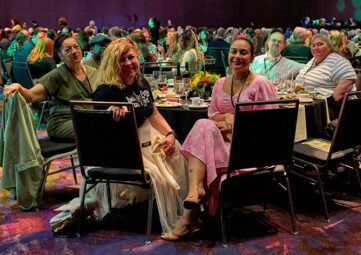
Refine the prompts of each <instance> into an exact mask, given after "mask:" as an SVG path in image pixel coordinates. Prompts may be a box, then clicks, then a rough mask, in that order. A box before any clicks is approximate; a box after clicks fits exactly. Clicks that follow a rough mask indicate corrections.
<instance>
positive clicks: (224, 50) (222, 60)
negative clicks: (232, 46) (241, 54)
mask: <svg viewBox="0 0 361 255" xmlns="http://www.w3.org/2000/svg"><path fill="white" fill-rule="evenodd" d="M228 52H229V47H209V48H208V53H207V55H209V56H212V58H215V59H216V63H215V64H214V66H213V72H215V73H219V74H222V75H225V74H226V67H227V66H228V61H227V59H228Z"/></svg>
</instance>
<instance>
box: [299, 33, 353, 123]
mask: <svg viewBox="0 0 361 255" xmlns="http://www.w3.org/2000/svg"><path fill="white" fill-rule="evenodd" d="M311 52H312V55H313V58H312V59H311V60H310V61H309V62H308V63H307V64H306V65H305V67H304V68H303V69H302V70H301V71H300V73H299V74H298V76H297V77H296V83H300V84H303V85H306V86H312V87H315V88H316V91H317V89H322V93H323V94H325V95H326V97H327V102H328V108H329V114H330V119H331V120H333V119H336V118H337V117H338V113H339V111H340V106H341V102H342V99H343V97H344V95H345V94H346V93H347V92H350V91H351V90H352V89H353V88H355V86H354V84H355V81H356V79H357V77H356V73H355V70H354V69H353V68H352V66H351V63H350V61H348V60H347V59H346V58H344V57H343V56H342V55H341V54H340V53H338V52H339V51H338V50H337V49H335V48H334V47H333V46H332V43H331V41H330V39H329V38H328V37H327V35H322V34H317V35H315V36H313V38H312V40H311Z"/></svg>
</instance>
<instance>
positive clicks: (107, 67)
mask: <svg viewBox="0 0 361 255" xmlns="http://www.w3.org/2000/svg"><path fill="white" fill-rule="evenodd" d="M131 49H133V50H134V51H135V52H136V54H137V58H138V60H139V50H138V47H137V44H136V43H135V42H134V41H132V40H131V39H129V38H119V39H116V40H114V41H112V42H111V43H110V44H109V45H108V47H107V48H106V49H105V51H104V53H103V57H102V61H101V64H100V67H99V70H98V73H99V75H98V79H97V81H96V85H101V84H107V85H109V86H117V87H119V88H120V89H124V88H125V87H126V85H125V84H124V82H123V80H122V78H121V77H120V75H119V69H120V64H121V63H120V61H121V57H122V55H123V54H124V53H126V52H128V51H129V50H131ZM135 79H136V83H137V84H138V85H139V86H142V83H141V75H140V73H139V71H138V73H137V75H136V77H135Z"/></svg>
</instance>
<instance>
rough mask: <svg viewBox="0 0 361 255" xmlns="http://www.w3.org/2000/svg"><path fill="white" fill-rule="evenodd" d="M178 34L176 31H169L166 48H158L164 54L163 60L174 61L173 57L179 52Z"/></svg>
mask: <svg viewBox="0 0 361 255" xmlns="http://www.w3.org/2000/svg"><path fill="white" fill-rule="evenodd" d="M178 38H179V36H178V33H177V32H174V31H168V33H167V37H166V39H165V47H162V46H158V50H159V51H160V53H161V54H162V57H163V59H167V58H169V59H172V57H173V55H174V54H176V53H177V51H178Z"/></svg>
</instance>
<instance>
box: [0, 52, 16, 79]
mask: <svg viewBox="0 0 361 255" xmlns="http://www.w3.org/2000/svg"><path fill="white" fill-rule="evenodd" d="M0 61H1V69H2V70H3V75H4V78H5V79H6V80H7V84H10V83H12V81H11V74H10V70H11V66H12V63H13V62H12V59H11V58H9V57H7V55H2V56H1V59H0Z"/></svg>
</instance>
